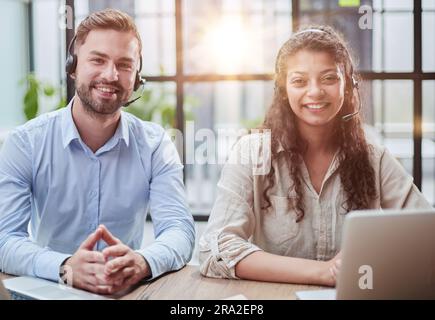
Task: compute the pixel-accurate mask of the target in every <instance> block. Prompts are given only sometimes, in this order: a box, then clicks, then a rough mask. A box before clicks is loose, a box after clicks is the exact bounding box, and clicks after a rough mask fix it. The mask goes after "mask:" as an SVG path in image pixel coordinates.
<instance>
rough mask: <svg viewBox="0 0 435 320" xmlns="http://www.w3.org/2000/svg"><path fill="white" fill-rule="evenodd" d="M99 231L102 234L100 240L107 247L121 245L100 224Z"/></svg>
mask: <svg viewBox="0 0 435 320" xmlns="http://www.w3.org/2000/svg"><path fill="white" fill-rule="evenodd" d="M98 228H99V229H100V228H101V230H102V234H101V237H102V239H103V240H104V241H105V242H106V243H107V244H108V245H109V246H113V245H115V244H118V243H121V241H120V240H119V239H118V238H116V237H115V236H114V235H113V234H112V233H111V232H110V231H109V229H107V228H106V226H105V225H103V224H101V225H100V226H99V227H98Z"/></svg>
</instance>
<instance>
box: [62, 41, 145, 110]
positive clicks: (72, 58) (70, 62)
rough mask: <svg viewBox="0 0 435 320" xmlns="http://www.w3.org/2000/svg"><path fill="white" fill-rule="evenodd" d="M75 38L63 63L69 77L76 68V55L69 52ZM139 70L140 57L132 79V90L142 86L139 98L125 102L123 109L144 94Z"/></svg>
mask: <svg viewBox="0 0 435 320" xmlns="http://www.w3.org/2000/svg"><path fill="white" fill-rule="evenodd" d="M76 38H77V35H74V37H73V38H72V39H71V42H70V43H69V46H68V57H67V59H66V62H65V71H66V73H67V74H69V75H71V74H73V73H74V72H75V71H76V67H77V55H76V54H75V53H73V52H72V51H71V50H72V48H73V44H74V43H75V41H76ZM141 70H142V56H140V58H139V70H137V71H136V77H135V79H134V87H133V90H134V91H137V90H138V89H139V88H140V86H142V92H141V94H140V96H139V97H137V98H135V99H133V100H130V101H127V102H126V103H125V104H124V105H123V106H124V107H127V106H128V105H130V104H132V103H133V102H135V101H136V100H138V99H139V98H140V97H142V95H143V93H144V90H145V83H146V80H145V78H143V77H142V76H141V75H140V72H141Z"/></svg>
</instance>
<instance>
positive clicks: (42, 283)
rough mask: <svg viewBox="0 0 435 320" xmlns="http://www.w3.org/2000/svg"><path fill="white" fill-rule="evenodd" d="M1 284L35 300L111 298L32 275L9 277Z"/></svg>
mask: <svg viewBox="0 0 435 320" xmlns="http://www.w3.org/2000/svg"><path fill="white" fill-rule="evenodd" d="M3 284H4V286H5V287H6V288H7V289H8V290H10V291H11V292H15V293H18V294H19V295H20V296H25V297H29V298H33V299H36V300H111V298H109V297H105V296H102V295H97V294H93V293H90V292H87V291H83V290H79V289H76V288H71V287H69V286H66V285H62V284H59V283H56V282H52V281H48V280H45V279H40V278H34V277H15V278H10V279H6V280H4V281H3Z"/></svg>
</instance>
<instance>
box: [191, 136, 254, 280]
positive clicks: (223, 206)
mask: <svg viewBox="0 0 435 320" xmlns="http://www.w3.org/2000/svg"><path fill="white" fill-rule="evenodd" d="M251 141H252V138H251V137H250V136H245V137H243V138H242V139H240V140H239V142H238V143H237V144H236V145H235V146H234V148H233V151H232V152H231V155H230V157H229V159H228V161H227V163H226V164H225V166H224V167H223V169H222V173H221V178H220V181H219V183H218V185H217V189H218V190H217V198H216V201H215V204H214V206H213V209H212V212H211V214H210V218H209V221H208V225H207V228H206V230H205V232H204V234H203V236H202V237H201V239H200V242H199V260H200V272H201V274H202V275H204V276H208V277H214V278H229V279H237V278H238V277H237V276H236V274H235V265H236V264H237V263H238V262H239V261H240V260H242V259H243V258H245V257H246V256H247V255H249V254H251V253H253V252H255V251H259V250H261V249H260V248H259V247H257V246H256V245H254V244H253V243H251V242H250V238H252V235H253V232H254V229H255V223H256V221H255V216H254V212H253V203H254V199H253V183H254V181H253V179H254V170H253V168H254V166H253V162H252V161H251V157H250V155H251V152H250V150H251V148H250V147H251Z"/></svg>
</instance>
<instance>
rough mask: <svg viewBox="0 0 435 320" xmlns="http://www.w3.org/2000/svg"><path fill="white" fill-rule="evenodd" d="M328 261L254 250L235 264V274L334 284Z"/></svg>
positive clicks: (274, 279) (252, 277) (284, 280)
mask: <svg viewBox="0 0 435 320" xmlns="http://www.w3.org/2000/svg"><path fill="white" fill-rule="evenodd" d="M328 263H329V262H327V261H316V260H309V259H301V258H293V257H284V256H279V255H275V254H271V253H267V252H264V251H256V252H254V253H252V254H250V255H248V256H246V257H245V258H243V259H242V260H241V261H240V262H239V263H238V264H237V265H236V275H237V276H238V277H239V278H241V279H247V280H259V281H268V282H284V283H298V284H315V285H323V286H334V284H335V280H334V279H333V277H332V276H331V274H330V272H329V264H328Z"/></svg>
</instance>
